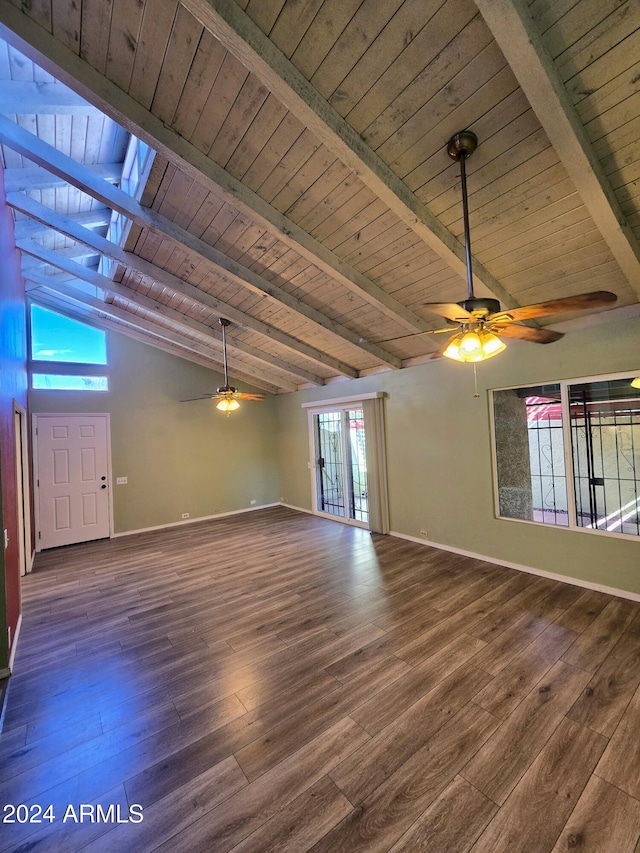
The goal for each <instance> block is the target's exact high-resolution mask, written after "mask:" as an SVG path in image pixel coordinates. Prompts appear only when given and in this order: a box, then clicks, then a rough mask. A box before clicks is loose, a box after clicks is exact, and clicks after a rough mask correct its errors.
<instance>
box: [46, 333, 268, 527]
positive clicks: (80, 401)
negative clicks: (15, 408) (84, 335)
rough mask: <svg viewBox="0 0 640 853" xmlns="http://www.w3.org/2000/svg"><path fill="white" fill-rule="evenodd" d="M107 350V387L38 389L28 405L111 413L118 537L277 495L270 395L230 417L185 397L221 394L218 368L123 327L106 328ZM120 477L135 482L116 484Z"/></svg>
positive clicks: (58, 410) (207, 402)
mask: <svg viewBox="0 0 640 853" xmlns="http://www.w3.org/2000/svg"><path fill="white" fill-rule="evenodd" d="M108 352H109V376H110V390H109V392H107V393H95V392H93V393H88V392H60V391H31V392H30V406H31V412H32V413H42V412H56V413H67V412H68V413H71V412H109V414H110V415H111V462H112V474H113V484H112V491H113V507H114V526H115V532H116V533H122V532H125V531H128V530H139V529H143V528H146V527H155V526H157V525H163V524H170V523H173V522H177V521H180V520H181V516H182V513H183V512H188V513H189V514H190V519H194V518H200V517H206V516H209V515H214V514H215V513H218V512H231V511H234V510H241V509H247V508H249V507H250V505H251V501H252V500H253V501H255V502H256V503H255V505H256V506H260V505H263V504H269V503H273V502H275V501H277V500H278V496H279V493H278V473H277V464H276V437H275V429H276V415H275V400H274V399H273V398H272V397H269V396H267V397H266V398H265V400H264V401H262V402H254V403H244V404H242V405H241V407H240V409H238V411H236V412H234V413H233V414H231V415H229V416H228V417H227V416H226V415H224V414H222V413H221V412H218V411H217V410H216V408H215V406H214V404H213V403H212V402H211V401H210V400H201V401H197V402H193V403H180V402H179V401H180V400H181V399H185V398H189V397H197V396H198V395H200V394H203V393H205V394H206V393H208V392H210V391H215V389H216V387H217V386H218V385H222V384H223V377H222V376H221V375H220V374H219V373H216V372H213V371H211V370H208V369H207V368H205V367H200V366H199V365H195V364H192V363H191V362H188V361H184V360H183V359H180V358H176V357H174V356H172V355H170V354H168V353H165V352H163V351H162V350H158V349H155V348H153V347H149V346H146V345H144V344H142V343H139V342H137V341H134V340H132V339H130V338H126V337H124V336H122V335H118V334H116V333H108ZM232 378H233V376H232ZM242 388H243V390H251V391H256V390H258V389H255V388H249V386H247V387H246V388H245V386H242ZM117 477H127V478H128V483H127V485H123V486H117V485H115V482H116V478H117Z"/></svg>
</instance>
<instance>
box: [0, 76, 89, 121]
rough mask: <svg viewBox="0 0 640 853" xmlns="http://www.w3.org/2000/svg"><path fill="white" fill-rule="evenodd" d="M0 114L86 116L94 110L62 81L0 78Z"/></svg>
mask: <svg viewBox="0 0 640 853" xmlns="http://www.w3.org/2000/svg"><path fill="white" fill-rule="evenodd" d="M0 113H4V114H5V115H11V114H14V113H15V114H16V115H47V114H53V115H86V114H87V113H92V114H96V113H98V110H97V108H96V107H94V106H93V104H90V103H89V102H88V101H85V99H84V98H82V97H80V95H78V94H77V93H76V92H74V91H73V90H72V89H69V88H68V87H67V86H65V85H64V84H63V83H57V82H56V83H34V82H27V81H23V80H3V81H2V87H0Z"/></svg>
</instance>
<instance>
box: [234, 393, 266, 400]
mask: <svg viewBox="0 0 640 853" xmlns="http://www.w3.org/2000/svg"><path fill="white" fill-rule="evenodd" d="M233 396H234V399H236V400H255V401H260V400H264V394H245V393H244V392H242V391H240V392H238V393H237V394H234V395H233Z"/></svg>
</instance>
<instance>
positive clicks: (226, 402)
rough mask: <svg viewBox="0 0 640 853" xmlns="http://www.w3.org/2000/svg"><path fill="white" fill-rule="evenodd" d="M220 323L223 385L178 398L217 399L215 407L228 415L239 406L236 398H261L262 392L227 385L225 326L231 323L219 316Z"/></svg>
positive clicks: (190, 400) (187, 401) (191, 400)
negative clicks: (252, 392) (257, 392)
mask: <svg viewBox="0 0 640 853" xmlns="http://www.w3.org/2000/svg"><path fill="white" fill-rule="evenodd" d="M219 323H220V325H221V326H222V356H223V363H224V385H222V386H221V387H220V388H218V389H217V390H216V393H215V394H203V395H202V396H201V397H190V398H189V399H188V400H180V402H181V403H192V402H194V401H195V400H217V401H218V402H217V403H216V409H219V410H220V411H221V412H226V413H227V414H228V415H229V414H231V412H235V410H236V409H239V408H240V403H239V402H238V400H263V399H264V395H263V394H246V393H245V392H244V391H238V389H237V388H234V387H233V386H232V385H229V374H228V371H227V326H230V325H231V321H230V320H225V319H224V318H223V317H220V320H219Z"/></svg>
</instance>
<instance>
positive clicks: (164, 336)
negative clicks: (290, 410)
mask: <svg viewBox="0 0 640 853" xmlns="http://www.w3.org/2000/svg"><path fill="white" fill-rule="evenodd" d="M25 277H27V278H28V280H29V281H30V282H33V284H36V285H37V287H38V288H40V289H44V290H46V291H49V292H50V293H54V294H58V295H60V296H62V297H64V299H65V300H71V301H72V302H73V303H75V304H77V305H79V306H81V307H85V308H88V309H90V310H92V311H96V312H99V313H100V314H103V315H105V316H107V317H112V318H114V319H116V320H119V321H120V322H121V323H124V324H125V325H127V326H130V327H132V328H135V329H139V330H142V331H145V332H147V333H148V334H150V335H152V336H153V337H155V338H159V339H161V340H164V341H167V342H169V343H172V344H176V345H177V346H180V347H183V348H184V349H188V350H190V351H191V352H194V353H198V354H199V355H201V356H204V357H206V358H208V359H210V360H211V362H213V363H214V364H215V365H216V367H219V366H220V361H219V359H217V358H216V357H215V356H214V355H213V354H212V353H211V350H210V349H209V348H208V347H207V346H206V345H204V344H201V343H199V342H198V341H194V340H193V339H190V338H187V337H185V336H184V335H181V334H179V333H178V332H175V331H174V330H172V329H169V328H167V327H163V326H160V325H158V324H157V323H153V322H151V321H149V320H145V319H144V318H142V317H138V316H137V315H135V314H131V313H130V312H129V311H126V310H125V309H123V308H118V307H117V306H116V305H111V304H110V303H108V302H103V301H102V300H101V299H97V298H96V297H94V296H91V295H90V294H88V293H85V292H84V291H82V290H79V289H77V288H75V287H73V285H72V284H71V283H69V282H62V281H59V280H56V278H55V277H53V276H46V275H42V274H40V273H37V272H35V271H33V270H30V271H29V272H28V273H25ZM35 292H36V293H39V290H38V291H35ZM30 293H31V294H32V295H33V294H34V291H33V290H31V291H30ZM120 332H121V333H124V332H123V330H122V329H120ZM236 375H237V376H238V377H242V380H243V381H245V382H248V383H249V384H251V385H254V386H256V387H258V388H263V389H265V390H268V391H269V392H271V393H273V392H275V391H277V390H278V386H277V385H272V384H271V383H269V382H267V381H266V380H264V379H263V378H255V377H252V376H249V375H247V374H245V373H243V372H242V371H236Z"/></svg>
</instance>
